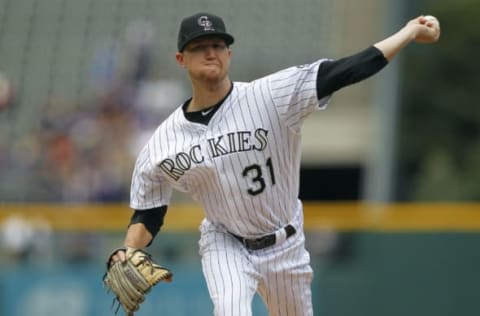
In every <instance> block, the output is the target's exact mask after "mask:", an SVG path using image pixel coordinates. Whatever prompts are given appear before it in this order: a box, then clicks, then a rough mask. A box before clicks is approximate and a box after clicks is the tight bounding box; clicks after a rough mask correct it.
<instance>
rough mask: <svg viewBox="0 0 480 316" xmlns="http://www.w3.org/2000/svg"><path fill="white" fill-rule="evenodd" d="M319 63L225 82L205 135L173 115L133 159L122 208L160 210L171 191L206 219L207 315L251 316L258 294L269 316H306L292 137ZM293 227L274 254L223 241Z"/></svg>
mask: <svg viewBox="0 0 480 316" xmlns="http://www.w3.org/2000/svg"><path fill="white" fill-rule="evenodd" d="M322 61H323V60H319V61H317V62H314V63H312V64H309V65H303V66H297V67H291V68H288V69H285V70H282V71H279V72H277V73H274V74H271V75H269V76H266V77H263V78H260V79H257V80H255V81H252V82H249V83H243V82H234V85H233V89H232V91H231V93H230V95H229V96H228V97H227V98H226V99H225V100H224V102H223V104H222V105H221V106H220V108H219V109H218V110H217V111H216V113H214V114H213V116H212V117H211V119H210V121H209V123H208V124H207V125H205V124H200V123H194V122H191V121H189V120H187V119H186V118H185V115H184V112H183V109H182V108H178V109H177V110H176V111H175V112H174V113H172V115H170V117H169V118H167V120H166V121H164V122H163V123H162V124H161V125H160V126H159V128H158V129H157V130H156V131H155V132H154V134H153V135H152V137H151V139H150V140H149V141H148V142H147V144H146V146H145V147H144V148H143V150H142V151H141V153H140V155H139V157H138V159H137V162H136V166H135V171H134V175H133V180H132V189H131V203H130V205H131V207H132V208H135V209H148V208H153V207H159V206H162V205H167V204H168V203H169V199H170V196H171V192H172V190H173V189H176V190H180V191H183V192H187V193H189V194H190V195H191V196H192V197H193V199H195V200H196V201H198V202H199V203H200V204H201V205H202V206H203V208H204V210H205V217H206V220H205V221H204V224H203V225H202V237H201V240H200V253H201V255H202V265H203V270H204V274H205V278H206V280H207V284H208V288H209V291H210V295H211V297H212V300H213V302H214V305H215V314H216V315H242V316H243V315H251V307H250V305H251V300H252V298H253V295H254V293H255V291H257V290H258V291H259V293H260V294H261V296H262V297H263V299H264V300H265V302H266V304H267V306H268V308H269V311H270V314H271V315H302V316H305V315H311V314H312V311H311V294H310V282H311V278H312V271H311V268H310V266H309V257H308V253H307V252H306V251H305V249H304V237H303V232H302V227H303V219H302V204H301V202H300V201H299V200H298V193H299V192H298V190H299V169H300V152H301V150H300V149H301V148H300V142H301V127H302V123H303V121H304V119H305V118H306V117H307V116H308V115H309V114H310V113H311V112H313V111H314V110H317V109H323V108H326V105H327V101H328V97H327V98H324V99H322V100H318V99H317V94H316V79H317V72H318V68H319V65H320V63H321V62H322ZM289 223H290V224H293V225H294V226H295V227H296V228H297V229H298V233H297V234H296V235H294V237H291V238H289V239H287V240H286V241H285V242H284V243H282V244H280V245H275V246H274V247H271V248H268V249H266V250H261V251H257V252H255V253H249V252H247V251H246V250H245V248H244V247H243V245H241V244H240V243H239V242H238V241H237V240H236V239H234V238H233V237H232V236H231V235H230V234H229V232H230V233H234V234H236V235H240V236H243V237H249V238H253V237H258V236H262V235H265V234H270V233H272V232H275V231H277V230H279V229H281V228H282V227H284V226H285V225H287V224H289Z"/></svg>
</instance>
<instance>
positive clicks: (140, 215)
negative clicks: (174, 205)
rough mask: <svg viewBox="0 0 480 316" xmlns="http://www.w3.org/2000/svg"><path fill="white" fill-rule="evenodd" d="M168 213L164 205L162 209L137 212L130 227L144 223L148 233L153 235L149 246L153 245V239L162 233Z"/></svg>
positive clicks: (131, 220)
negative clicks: (161, 229) (161, 228)
mask: <svg viewBox="0 0 480 316" xmlns="http://www.w3.org/2000/svg"><path fill="white" fill-rule="evenodd" d="M166 213H167V206H166V205H163V206H160V207H156V208H152V209H148V210H135V212H134V213H133V215H132V218H131V219H130V225H132V224H137V223H142V224H143V225H144V226H145V228H146V229H147V230H148V232H149V233H150V234H151V235H152V240H150V242H149V243H148V245H147V246H150V245H151V244H152V241H153V239H154V238H155V236H156V235H157V233H158V232H159V231H160V227H162V225H163V219H164V217H165V214H166Z"/></svg>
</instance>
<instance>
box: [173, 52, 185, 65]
mask: <svg viewBox="0 0 480 316" xmlns="http://www.w3.org/2000/svg"><path fill="white" fill-rule="evenodd" d="M175 60H176V61H177V64H179V65H180V66H181V67H183V68H185V58H184V56H183V53H180V52H176V53H175Z"/></svg>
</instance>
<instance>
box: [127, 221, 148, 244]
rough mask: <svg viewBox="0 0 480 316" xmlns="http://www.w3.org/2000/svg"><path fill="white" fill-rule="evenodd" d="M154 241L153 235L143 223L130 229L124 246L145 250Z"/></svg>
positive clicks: (133, 225) (131, 226)
mask: <svg viewBox="0 0 480 316" xmlns="http://www.w3.org/2000/svg"><path fill="white" fill-rule="evenodd" d="M151 241H152V235H151V234H150V232H149V231H148V230H147V228H146V227H145V225H144V224H143V223H136V224H132V225H130V226H129V227H128V230H127V235H126V237H125V242H124V245H125V247H130V248H145V247H146V246H147V245H148V244H149V243H150V242H151Z"/></svg>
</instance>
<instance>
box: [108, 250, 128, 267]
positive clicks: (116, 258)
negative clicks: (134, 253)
mask: <svg viewBox="0 0 480 316" xmlns="http://www.w3.org/2000/svg"><path fill="white" fill-rule="evenodd" d="M125 261H127V255H126V253H125V251H124V250H119V251H117V252H116V253H115V254H114V255H113V256H112V258H111V259H110V266H112V265H113V264H114V263H116V262H125Z"/></svg>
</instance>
